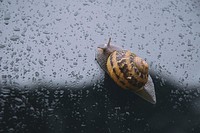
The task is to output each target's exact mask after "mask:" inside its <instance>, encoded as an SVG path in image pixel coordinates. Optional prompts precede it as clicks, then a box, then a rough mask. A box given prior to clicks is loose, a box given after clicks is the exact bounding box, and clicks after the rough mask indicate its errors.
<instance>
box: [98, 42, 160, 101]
mask: <svg viewBox="0 0 200 133" xmlns="http://www.w3.org/2000/svg"><path fill="white" fill-rule="evenodd" d="M110 42H111V38H110V39H109V42H108V44H104V45H99V46H98V49H97V53H96V60H97V62H98V64H99V65H100V67H101V68H102V69H103V70H104V71H105V72H106V73H107V74H108V75H109V76H110V77H111V78H112V79H113V80H114V81H115V83H116V84H117V85H119V86H120V87H121V88H122V89H127V90H130V91H132V92H134V93H136V94H138V95H139V96H141V97H142V98H144V99H145V100H147V101H149V102H151V103H153V104H155V103H156V96H155V89H154V84H153V81H152V78H151V76H150V75H149V66H148V64H147V62H146V61H145V60H143V59H142V58H140V57H138V56H137V55H136V54H134V53H132V52H131V51H130V50H123V49H122V48H120V47H117V46H115V45H111V43H110Z"/></svg>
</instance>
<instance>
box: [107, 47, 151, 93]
mask: <svg viewBox="0 0 200 133" xmlns="http://www.w3.org/2000/svg"><path fill="white" fill-rule="evenodd" d="M106 66H107V71H108V74H109V75H110V77H111V78H112V79H113V80H114V81H115V82H116V83H117V84H118V85H119V86H120V87H122V88H124V89H129V90H133V91H135V92H137V91H138V90H140V89H141V88H142V87H143V86H144V85H145V84H146V83H147V81H148V64H147V63H146V62H145V61H144V60H143V59H142V58H140V57H138V56H136V55H135V54H133V53H131V52H130V51H129V50H122V51H114V52H113V53H112V54H111V55H110V56H109V57H108V60H107V63H106Z"/></svg>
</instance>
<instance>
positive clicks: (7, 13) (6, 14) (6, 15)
mask: <svg viewBox="0 0 200 133" xmlns="http://www.w3.org/2000/svg"><path fill="white" fill-rule="evenodd" d="M9 19H10V13H9V12H6V13H5V14H4V20H9Z"/></svg>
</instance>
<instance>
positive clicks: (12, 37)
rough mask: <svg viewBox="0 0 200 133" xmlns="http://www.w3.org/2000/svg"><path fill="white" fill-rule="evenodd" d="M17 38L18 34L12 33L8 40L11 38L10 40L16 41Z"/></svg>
mask: <svg viewBox="0 0 200 133" xmlns="http://www.w3.org/2000/svg"><path fill="white" fill-rule="evenodd" d="M18 39H19V36H18V35H12V36H11V37H10V40H12V41H17V40H18Z"/></svg>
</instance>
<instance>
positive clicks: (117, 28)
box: [0, 0, 200, 89]
mask: <svg viewBox="0 0 200 133" xmlns="http://www.w3.org/2000/svg"><path fill="white" fill-rule="evenodd" d="M0 12H1V18H0V19H1V21H0V25H1V26H0V31H1V35H0V37H1V39H0V44H1V46H0V56H1V67H0V68H1V76H0V78H1V79H0V80H1V84H2V81H3V80H4V78H5V76H3V75H10V76H9V77H10V78H6V79H7V80H9V82H8V84H15V83H17V84H18V85H19V86H26V87H31V86H32V85H33V86H35V85H38V82H39V83H42V84H44V83H45V84H52V85H57V84H59V86H70V87H74V88H80V86H82V85H83V84H84V85H85V86H87V85H91V84H93V83H95V82H97V80H99V79H101V78H102V77H103V76H102V71H101V70H100V69H99V66H98V65H97V64H96V62H95V60H94V55H95V50H96V47H97V45H99V44H102V43H106V42H107V41H108V38H109V37H112V43H114V44H116V45H119V46H122V47H124V48H125V49H130V50H131V51H132V52H134V53H136V54H138V55H139V56H141V57H143V58H146V59H147V61H148V62H149V63H150V64H151V70H152V71H153V72H154V74H155V75H157V78H161V79H162V81H163V82H165V81H169V82H173V85H174V86H177V87H178V88H189V89H192V88H195V89H196V88H197V87H198V86H199V85H200V70H199V69H198V66H199V65H200V62H199V47H200V44H199V42H200V32H199V31H200V8H199V1H198V0H196V1H195V0H194V1H187V0H184V1H179V0H177V1H166V0H164V1H146V0H145V1H123V0H122V1H96V0H89V1H63V0H59V1H57V2H55V1H39V0H38V1H37V0H34V1H20V0H19V1H7V0H2V2H1V10H0Z"/></svg>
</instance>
